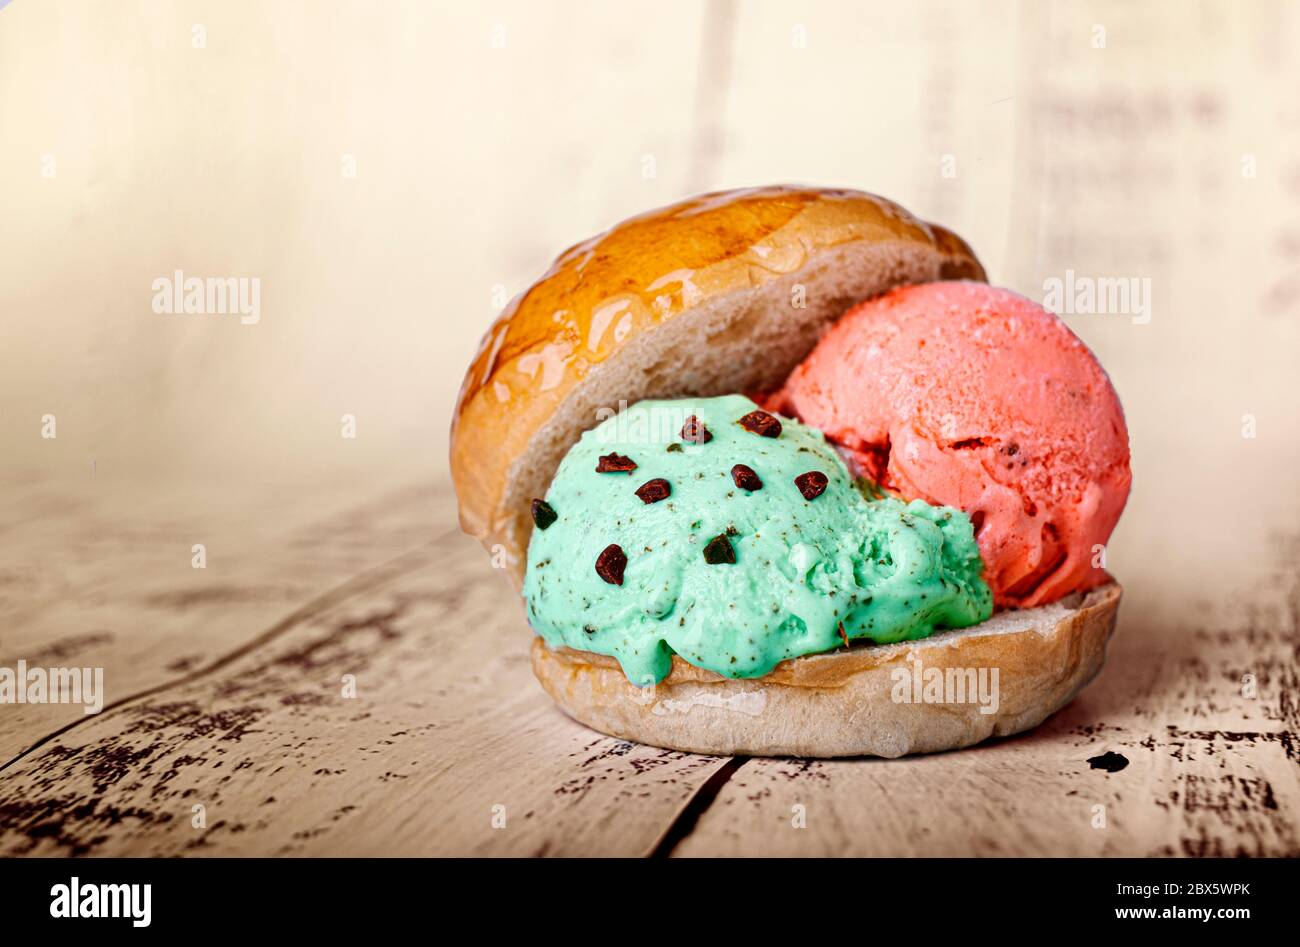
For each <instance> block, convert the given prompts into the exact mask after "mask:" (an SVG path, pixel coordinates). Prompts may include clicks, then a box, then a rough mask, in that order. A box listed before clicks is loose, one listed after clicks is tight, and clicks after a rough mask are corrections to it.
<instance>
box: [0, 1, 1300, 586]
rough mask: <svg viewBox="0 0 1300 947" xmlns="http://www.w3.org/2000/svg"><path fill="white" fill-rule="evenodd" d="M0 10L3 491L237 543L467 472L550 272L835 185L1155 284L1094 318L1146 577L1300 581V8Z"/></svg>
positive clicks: (1036, 260)
mask: <svg viewBox="0 0 1300 947" xmlns="http://www.w3.org/2000/svg"><path fill="white" fill-rule="evenodd" d="M0 6H3V9H2V10H0V208H2V209H3V217H4V220H3V225H2V226H0V313H2V315H0V369H2V370H0V443H2V444H3V448H2V453H0V488H3V485H9V486H20V485H31V484H33V483H40V484H51V485H54V484H67V485H68V486H67V489H69V490H74V489H79V488H83V487H84V484H85V483H87V482H90V481H91V480H92V478H93V479H94V482H95V483H96V484H97V485H98V486H97V487H96V489H98V490H102V491H110V490H120V491H121V497H122V502H123V503H125V502H129V500H128V498H129V497H131V496H134V495H136V494H138V493H140V492H148V491H152V490H157V489H164V488H165V487H166V486H167V485H171V486H175V487H177V488H178V489H180V488H182V487H183V488H185V489H189V490H191V491H192V492H194V495H196V496H199V497H200V498H202V497H208V498H209V501H210V502H211V503H212V504H213V508H214V509H216V508H218V507H220V506H221V505H222V504H223V503H226V504H227V505H233V508H232V509H229V510H227V511H226V512H225V513H224V514H223V515H226V516H229V517H231V518H232V521H233V522H238V521H239V518H240V517H241V516H248V515H249V513H248V511H247V510H246V509H244V508H243V507H242V506H241V505H240V504H238V503H234V504H231V503H230V501H228V500H223V495H224V493H223V489H224V488H223V485H233V484H241V485H245V486H247V485H250V484H252V485H256V484H266V485H267V488H268V489H271V488H272V487H273V486H274V487H275V488H277V489H281V490H284V489H288V490H293V489H297V488H299V487H304V486H307V485H313V484H321V483H330V484H333V485H335V487H336V488H337V489H339V490H342V491H345V492H346V491H355V493H356V494H357V495H358V496H364V495H367V494H368V493H369V492H370V491H372V490H373V489H374V485H375V484H377V483H380V482H383V483H396V484H413V483H436V482H441V481H445V479H446V477H447V472H446V469H447V464H446V451H447V429H448V424H449V418H450V412H451V409H452V405H453V403H454V399H455V395H456V392H457V389H458V387H459V384H460V379H461V375H462V372H463V370H464V367H465V366H466V364H467V363H468V360H469V358H470V356H471V355H472V353H473V351H474V349H475V347H476V345H477V342H478V340H479V338H480V337H481V335H482V334H483V332H484V331H485V329H486V328H487V327H488V325H489V323H490V322H491V320H492V319H493V317H494V316H495V315H496V313H497V312H499V311H500V309H501V308H503V306H504V304H505V303H506V301H507V300H508V299H509V298H510V297H512V296H513V295H515V294H516V293H518V292H519V291H521V290H522V289H524V288H525V287H526V286H527V285H528V284H529V283H530V282H531V281H532V280H533V279H535V278H536V277H537V276H539V275H540V274H541V273H542V272H543V270H544V269H545V268H546V266H547V265H548V263H549V262H550V260H551V259H552V258H553V257H554V256H555V255H556V254H558V253H559V252H560V251H561V250H563V249H564V248H566V247H568V246H569V245H571V244H573V243H575V242H577V241H579V240H581V239H583V238H585V237H587V236H590V235H591V234H593V233H595V232H597V231H599V230H602V229H604V228H606V227H608V226H610V225H611V224H613V223H615V222H616V221H618V220H620V219H622V218H624V217H626V216H628V215H631V214H634V213H637V212H639V211H642V210H645V209H648V208H650V207H654V206H657V205H661V204H665V203H668V202H671V201H674V200H677V199H679V198H681V197H684V196H686V195H690V194H693V193H696V192H701V191H706V190H710V189H720V188H731V187H739V186H745V185H754V184H764V183H775V182H801V183H810V184H824V185H834V186H845V187H855V188H862V189H865V190H869V191H873V192H878V193H881V194H884V195H886V196H888V197H890V198H892V199H894V200H896V201H898V202H900V203H901V204H903V205H904V206H906V207H908V208H909V209H910V210H912V211H913V212H915V213H917V214H918V215H920V216H922V217H924V218H927V219H931V220H936V221H940V222H942V223H944V224H946V225H947V226H949V227H951V228H952V229H954V230H956V231H957V232H959V233H961V234H962V235H963V236H965V237H966V239H967V240H968V241H969V242H970V243H971V244H972V246H973V247H974V248H975V249H976V252H977V253H978V254H979V255H980V257H981V258H982V260H983V261H984V263H985V265H986V267H987V269H988V272H989V275H990V279H991V280H992V281H993V282H995V283H998V284H1001V285H1005V286H1008V287H1011V288H1013V289H1016V290H1018V291H1020V292H1023V293H1025V294H1026V295H1029V296H1031V297H1033V298H1036V299H1039V300H1041V299H1042V298H1043V287H1044V280H1047V279H1051V278H1063V277H1064V275H1065V272H1066V271H1067V270H1073V271H1074V272H1075V273H1077V274H1081V275H1089V276H1104V277H1138V278H1149V279H1150V281H1151V284H1150V285H1151V319H1150V322H1149V323H1147V324H1135V323H1134V320H1132V319H1131V318H1129V317H1128V316H1125V315H1076V316H1067V321H1068V322H1069V324H1070V325H1071V327H1072V328H1073V329H1074V330H1075V331H1076V332H1077V333H1078V334H1079V335H1080V336H1081V337H1082V338H1083V339H1084V340H1085V341H1086V342H1087V343H1088V344H1089V345H1090V346H1091V347H1092V348H1093V349H1094V350H1095V351H1096V352H1097V353H1098V355H1099V357H1100V358H1101V360H1102V362H1103V364H1104V365H1105V366H1106V367H1107V369H1108V370H1109V372H1110V373H1111V375H1112V378H1113V379H1114V382H1115V384H1116V387H1117V388H1118V390H1119V392H1120V395H1121V398H1122V400H1123V403H1124V405H1125V408H1126V411H1127V413H1128V420H1129V427H1130V433H1131V437H1132V442H1133V454H1134V460H1133V469H1134V490H1133V495H1132V498H1131V500H1130V503H1129V511H1128V514H1127V516H1126V517H1125V519H1124V520H1123V521H1122V522H1121V525H1120V528H1119V532H1118V533H1117V535H1116V538H1115V541H1114V544H1113V547H1112V550H1111V555H1110V566H1111V568H1112V571H1115V572H1116V573H1117V574H1119V575H1120V576H1121V577H1123V578H1124V579H1125V580H1126V581H1127V582H1128V583H1129V584H1130V592H1131V593H1133V594H1140V593H1141V592H1142V590H1143V589H1144V588H1145V589H1148V590H1154V589H1155V588H1156V587H1157V586H1159V588H1160V590H1161V591H1162V592H1164V593H1166V594H1162V595H1159V596H1157V595H1150V596H1148V597H1147V598H1146V599H1145V601H1147V603H1148V607H1150V608H1151V609H1159V608H1175V609H1176V608H1180V607H1182V604H1181V603H1182V597H1183V596H1184V595H1191V596H1200V597H1207V596H1213V597H1218V596H1219V595H1220V593H1221V592H1225V593H1226V592H1227V591H1231V590H1241V591H1243V593H1248V594H1253V593H1249V592H1248V590H1251V589H1256V588H1258V586H1259V584H1260V583H1261V582H1269V581H1272V579H1270V576H1272V575H1274V574H1275V572H1276V571H1277V566H1278V563H1279V561H1280V562H1281V563H1282V565H1284V566H1287V567H1290V568H1292V569H1293V571H1294V569H1295V567H1296V564H1297V563H1298V562H1300V552H1298V551H1297V546H1298V545H1300V542H1298V541H1297V537H1298V536H1300V515H1298V514H1300V490H1297V489H1296V473H1295V471H1296V470H1297V465H1298V463H1300V398H1298V397H1297V395H1296V388H1295V379H1296V375H1297V372H1296V368H1295V365H1296V357H1297V354H1300V345H1298V344H1297V343H1298V342H1300V99H1298V98H1297V97H1296V95H1295V94H1294V92H1295V90H1296V89H1297V88H1300V65H1298V64H1297V63H1300V57H1298V56H1297V50H1298V49H1300V4H1297V3H1293V2H1280V0H1279V2H1258V3H1252V4H1249V5H1244V4H1237V3H1232V2H1228V0H1222V2H1200V3H1198V2H1183V0H1171V2H1164V3H1144V4H1141V5H1137V4H1128V3H1122V2H1113V3H1110V2H1106V3H1102V2H1069V3H1050V2H1043V3H1037V2H1013V0H1005V2H933V0H931V2H920V3H848V2H844V3H841V2H831V0H826V2H816V0H804V2H777V0H755V2H749V3H739V2H728V0H715V2H668V0H655V2H652V3H629V2H620V3H602V2H577V0H567V2H517V3H509V2H485V3H472V4H471V3H416V2H409V3H404V2H374V0H364V2H363V0H356V2H340V0H312V2H307V0H297V2H295V0H274V2H256V0H220V2H217V0H211V2H203V0H116V2H111V3H110V2H93V0H81V2H74V0H14V2H11V3H9V4H8V5H3V4H0ZM177 270H180V271H182V272H183V273H184V274H185V275H186V276H199V277H209V276H215V277H237V278H238V277H246V278H252V277H256V278H258V279H260V285H261V298H260V318H259V320H258V321H257V323H256V324H252V325H244V324H241V322H240V320H239V318H238V317H237V316H220V315H167V314H159V313H157V312H155V311H154V308H153V305H152V303H153V299H154V289H153V282H154V281H155V280H156V279H159V278H161V277H165V278H170V277H171V276H172V275H173V274H174V273H175V271H177ZM47 415H52V416H54V417H55V418H56V419H57V421H56V423H57V437H56V438H53V439H50V438H48V437H42V432H43V428H44V426H45V423H44V421H43V419H44V418H45V417H46V416H47ZM344 415H351V416H353V417H354V418H355V424H356V437H355V438H346V437H343V436H341V426H342V418H343V416H344ZM1246 435H1254V436H1246ZM78 485H80V486H78ZM196 502H199V503H203V502H205V501H204V500H203V499H200V500H198V501H196ZM1138 601H1139V602H1142V601H1144V599H1142V598H1139V599H1138Z"/></svg>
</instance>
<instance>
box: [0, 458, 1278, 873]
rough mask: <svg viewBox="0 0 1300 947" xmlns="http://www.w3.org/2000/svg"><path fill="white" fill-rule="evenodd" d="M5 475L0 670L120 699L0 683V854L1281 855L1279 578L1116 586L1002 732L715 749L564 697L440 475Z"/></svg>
mask: <svg viewBox="0 0 1300 947" xmlns="http://www.w3.org/2000/svg"><path fill="white" fill-rule="evenodd" d="M367 489H369V490H370V492H367ZM3 496H4V501H3V505H2V506H0V538H2V539H3V541H2V542H0V619H3V623H2V624H0V666H9V667H13V666H14V665H15V663H16V661H17V660H18V659H19V658H25V659H26V660H27V662H28V664H29V665H37V664H40V665H59V666H92V667H103V668H104V673H105V682H106V685H105V686H106V691H107V695H108V703H107V705H106V706H105V709H104V710H103V712H102V713H100V714H98V715H86V714H84V713H83V712H82V709H81V708H80V707H75V706H69V705H20V706H15V705H9V706H5V707H0V854H4V855H18V854H36V855H70V854H71V855H181V854H207V855H259V854H275V855H289V854H292V855H588V854H602V855H657V856H663V855H675V856H678V855H719V854H726V855H756V854H765V855H1239V854H1244V855H1283V854H1290V855H1295V854H1298V853H1300V828H1298V826H1297V813H1300V701H1297V699H1296V696H1295V695H1296V694H1297V692H1298V690H1297V685H1298V684H1300V681H1298V680H1297V660H1296V654H1297V648H1298V647H1300V636H1298V635H1297V631H1296V627H1297V623H1296V616H1297V614H1300V594H1298V593H1297V586H1296V585H1295V584H1294V583H1293V584H1292V585H1291V586H1290V587H1289V588H1284V589H1283V590H1282V592H1283V594H1281V595H1280V596H1279V597H1277V598H1275V599H1273V600H1271V601H1272V602H1273V604H1272V605H1270V604H1269V601H1265V600H1261V601H1260V602H1259V603H1258V608H1256V609H1255V610H1253V611H1248V612H1246V613H1234V614H1237V615H1238V618H1237V619H1224V620H1223V621H1220V622H1218V623H1215V622H1213V621H1212V620H1211V619H1209V618H1208V617H1207V619H1206V622H1205V623H1202V622H1200V621H1199V620H1198V621H1197V622H1195V623H1193V624H1186V623H1181V624H1180V623H1177V622H1165V621H1163V620H1160V619H1158V618H1148V617H1146V615H1147V612H1148V610H1147V609H1145V608H1144V607H1143V602H1142V595H1143V592H1142V589H1141V587H1140V585H1139V587H1138V588H1136V589H1134V588H1132V587H1130V590H1129V596H1128V598H1127V599H1126V602H1125V605H1124V608H1123V609H1122V611H1121V620H1120V627H1119V631H1118V633H1117V636H1116V638H1115V639H1114V641H1113V643H1112V648H1111V654H1110V660H1109V663H1108V665H1107V667H1106V669H1105V671H1104V672H1103V674H1102V676H1101V677H1100V678H1099V679H1098V681H1097V682H1095V683H1094V684H1093V685H1092V686H1091V687H1090V688H1088V689H1087V690H1086V691H1085V692H1084V694H1083V695H1082V696H1081V697H1080V698H1079V699H1078V700H1076V701H1075V702H1074V703H1073V704H1072V705H1071V706H1069V707H1068V708H1067V709H1065V710H1064V711H1062V712H1061V713H1059V714H1057V715H1056V716H1055V717H1054V718H1052V719H1051V720H1049V721H1048V722H1047V723H1046V724H1044V725H1043V726H1041V727H1040V728H1038V729H1037V730H1036V731H1034V732H1032V733H1029V734H1025V735H1022V736H1019V737H1016V738H1012V739H1006V740H999V741H994V742H991V743H988V744H986V745H983V746H981V747H978V748H975V749H971V750H966V751H963V752H956V753H946V754H940V755H934V756H928V757H918V758H911V759H903V760H894V761H884V760H845V761H802V760H789V759H746V758H735V759H718V758H714V757H707V756H695V755H692V754H688V753H676V752H669V751H665V750H660V749H654V748H651V747H644V746H639V745H634V744H630V743H627V742H624V741H621V740H616V739H612V738H609V737H604V736H601V735H600V734H597V733H593V732H592V731H590V730H587V729H585V728H584V727H582V726H580V725H579V724H576V723H574V722H573V721H571V720H569V719H568V718H566V717H565V716H564V715H563V714H562V713H561V712H560V711H559V710H557V709H556V708H555V707H554V706H553V705H552V704H551V702H550V701H549V699H547V698H546V697H545V695H544V694H543V693H542V691H541V689H540V687H538V686H537V684H536V683H535V682H534V681H533V679H532V677H531V674H530V671H529V668H528V661H527V645H528V632H527V630H526V628H525V626H524V624H523V621H522V617H521V611H520V609H519V607H518V604H517V603H516V601H514V599H513V596H512V595H511V594H509V593H508V592H507V585H506V583H505V580H504V579H503V578H502V577H501V576H498V575H496V574H494V573H493V571H492V569H491V568H490V567H489V564H488V560H487V557H486V556H485V555H483V554H482V553H481V551H480V550H479V549H478V547H477V546H476V545H475V544H473V543H472V542H471V541H469V540H468V539H466V538H464V537H463V536H461V535H460V534H459V533H458V531H457V529H456V527H455V516H454V501H453V498H452V496H451V494H450V492H449V490H448V488H447V487H445V486H426V485H423V484H416V485H409V484H408V485H405V486H401V485H397V486H391V487H390V486H379V487H369V488H367V487H366V486H364V485H362V484H358V483H338V484H334V485H322V486H315V487H311V488H308V489H304V488H302V487H301V486H298V487H296V488H292V489H290V488H285V489H275V488H269V487H266V486H264V485H249V486H245V487H235V486H232V485H231V484H223V485H212V486H210V487H208V488H205V489H200V488H198V487H194V486H190V487H186V488H184V489H181V488H176V487H171V488H167V487H161V486H158V485H154V486H153V487H151V488H149V489H145V488H143V487H136V486H132V485H130V484H116V485H114V484H109V483H103V482H97V481H96V480H94V479H92V478H89V477H88V478H87V482H86V483H82V484H79V485H75V486H73V485H68V484H63V485H60V486H58V487H55V486H52V485H50V484H37V483H28V484H18V485H7V487H6V490H5V491H4V494H3ZM197 542H202V543H203V544H204V545H205V547H206V550H207V568H205V569H195V568H192V565H191V559H192V554H191V548H192V545H193V544H194V543H197ZM1291 555H1292V556H1293V557H1294V555H1295V550H1294V549H1293V550H1291ZM1291 561H1292V562H1294V558H1292V559H1291ZM1151 613H1152V614H1155V610H1153V611H1152V612H1151ZM1234 621H1235V624H1234ZM1246 674H1253V675H1254V676H1255V680H1256V682H1257V689H1258V696H1256V697H1254V698H1250V697H1244V696H1243V695H1242V685H1241V679H1242V676H1243V675H1246ZM348 675H351V676H353V678H354V680H355V696H344V689H345V677H346V676H348ZM1105 754H1114V755H1113V756H1106V757H1105V758H1104V759H1100V760H1099V759H1098V758H1099V757H1103V756H1104V755H1105ZM1121 758H1122V759H1121ZM1090 760H1091V761H1093V762H1091V763H1090ZM1106 764H1109V765H1106ZM1120 764H1123V765H1122V768H1117V767H1118V766H1119V765H1120ZM800 824H802V825H803V826H804V827H796V826H797V825H800Z"/></svg>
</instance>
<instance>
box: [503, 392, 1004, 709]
mask: <svg viewBox="0 0 1300 947" xmlns="http://www.w3.org/2000/svg"><path fill="white" fill-rule="evenodd" d="M533 518H534V522H535V523H536V528H535V529H534V530H533V535H532V539H531V541H530V543H529V546H528V572H527V575H526V576H525V579H524V596H525V599H526V600H527V608H528V618H529V622H530V623H531V625H532V627H533V628H534V630H536V631H537V633H538V634H540V635H541V636H542V637H543V638H544V639H545V640H546V642H547V643H548V644H550V645H552V646H558V645H567V646H569V647H571V648H576V649H580V650H583V651H593V652H595V653H597V654H607V655H613V656H614V657H616V658H617V659H618V661H619V663H620V664H621V665H622V667H623V672H624V673H625V674H626V675H627V677H628V679H629V680H630V681H632V682H633V683H636V684H641V685H649V684H652V683H655V682H656V681H659V680H662V679H663V677H664V676H665V675H666V674H667V673H668V672H669V670H670V669H671V666H672V656H673V655H674V654H677V655H680V656H681V657H682V658H683V659H684V660H686V661H688V662H690V663H691V664H694V665H697V666H698V667H702V668H708V669H709V670H712V671H717V672H718V673H719V674H723V675H725V676H727V677H738V678H740V677H760V676H762V675H764V674H767V673H768V672H769V671H771V670H772V669H773V668H774V667H775V666H776V665H777V664H778V663H779V662H781V661H783V660H785V659H787V658H794V657H798V656H800V655H805V654H816V653H818V652H822V651H829V650H832V649H833V648H836V647H838V646H841V645H843V644H844V641H845V639H846V638H847V639H852V638H868V639H870V640H871V641H874V642H878V643H887V642H893V641H904V640H909V639H914V638H924V637H926V636H927V635H929V634H931V633H932V632H934V631H935V629H939V628H960V627H964V626H966V625H973V624H975V623H977V622H980V621H983V620H984V619H986V618H988V617H989V615H990V614H992V611H993V604H992V603H993V600H992V595H991V594H990V592H989V588H988V586H987V585H985V583H984V580H983V579H982V578H980V573H981V571H982V568H983V564H982V562H981V560H980V556H979V549H978V547H977V546H976V545H975V538H974V534H973V531H972V529H971V523H970V520H969V519H968V518H967V517H966V515H965V514H964V513H962V512H961V511H959V510H954V509H951V508H949V507H943V506H930V505H928V504H926V503H924V502H922V501H920V500H914V501H913V502H911V503H902V502H900V501H898V500H894V499H890V498H883V499H867V498H866V497H865V496H864V495H863V493H862V492H861V491H859V490H858V488H857V487H856V486H855V484H854V482H853V479H852V477H851V476H850V474H849V472H848V470H847V468H846V467H845V466H844V463H843V461H842V460H841V459H840V457H839V455H838V454H837V453H836V452H835V451H834V449H833V448H832V447H831V446H830V445H829V444H827V443H826V441H825V440H824V439H823V437H822V435H821V432H820V431H817V430H814V429H813V428H809V427H806V426H804V425H802V424H799V423H798V422H796V421H791V420H787V419H784V418H780V419H778V418H776V417H774V416H773V415H770V414H766V413H764V412H762V411H760V410H759V409H758V406H757V405H755V404H754V403H753V402H752V401H750V400H749V399H748V398H745V397H742V396H740V395H727V396H725V397H721V398H693V399H683V400H675V401H642V402H640V403H638V404H636V405H633V406H632V407H630V408H627V409H625V410H624V411H622V412H621V413H620V414H618V415H615V416H613V417H611V418H608V419H606V420H605V421H603V422H602V423H601V424H599V425H598V426H597V427H595V428H593V429H592V430H590V431H588V432H586V433H585V434H584V435H583V436H582V438H581V439H580V440H579V441H578V443H576V444H574V445H573V447H572V448H571V449H570V450H569V453H568V454H567V455H566V456H565V458H564V460H563V461H562V462H561V464H560V468H559V470H558V471H557V472H556V475H555V478H554V480H553V481H552V483H551V487H550V490H549V491H548V493H547V495H546V497H545V498H544V499H543V498H538V500H536V501H534V503H533Z"/></svg>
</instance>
